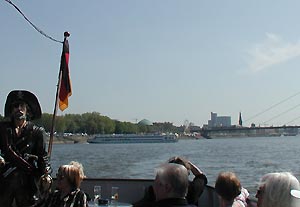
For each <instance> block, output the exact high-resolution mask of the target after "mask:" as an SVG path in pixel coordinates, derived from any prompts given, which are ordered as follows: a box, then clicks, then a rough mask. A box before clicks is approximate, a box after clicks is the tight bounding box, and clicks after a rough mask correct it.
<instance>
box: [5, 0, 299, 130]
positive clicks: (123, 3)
mask: <svg viewBox="0 0 300 207" xmlns="http://www.w3.org/2000/svg"><path fill="white" fill-rule="evenodd" d="M13 2H14V3H15V4H16V5H18V7H19V8H20V9H21V10H22V11H23V12H24V13H25V15H27V17H28V18H29V19H30V20H31V21H32V22H33V23H34V24H35V25H37V26H38V27H39V28H40V29H42V30H43V31H44V32H45V33H47V34H48V35H50V36H52V37H54V38H55V39H59V40H63V33H64V31H69V32H70V33H71V36H70V38H69V43H70V76H71V80H72V89H73V95H72V96H71V97H70V99H69V108H67V109H66V110H65V111H64V112H63V113H62V112H59V113H58V114H59V115H61V114H68V113H78V114H82V113H85V112H93V111H96V112H99V113H101V114H102V115H106V116H109V117H110V118H112V119H118V120H120V121H129V122H135V121H136V120H138V121H139V120H141V119H144V118H146V119H149V120H150V121H153V122H165V121H169V122H173V123H174V124H175V125H181V124H183V123H184V120H186V119H187V120H189V121H190V122H193V123H195V124H196V125H201V126H202V124H205V123H207V120H208V119H210V112H216V113H218V115H220V116H231V117H232V124H237V122H238V115H239V112H240V111H241V112H242V116H243V119H244V125H246V126H249V125H250V124H251V123H252V122H254V123H256V124H257V125H258V124H267V125H281V124H287V123H288V124H292V125H295V124H297V125H300V118H299V119H297V118H298V117H300V107H298V105H299V104H300V94H298V93H299V92H300V79H299V78H300V58H299V57H300V27H299V25H300V12H299V11H300V1H298V0H294V1H292V0H279V1H273V0H263V1H262V0H251V1H243V0H226V1H224V0H220V1H215V0H205V1H202V0H89V1H83V0H82V1H79V0H64V1H61V0H59V1H58V0H51V1H40V0H31V1H23V0H22V1H21V0H15V1H13ZM0 25H1V36H0V37H1V38H0V45H1V49H0V52H1V54H0V55H1V61H0V68H1V69H0V70H1V81H0V110H1V112H0V113H1V114H2V115H3V108H4V103H5V99H6V96H7V94H8V93H9V91H11V90H13V89H26V90H30V91H32V92H34V93H35V94H36V95H37V96H38V98H39V100H40V103H41V106H42V110H43V112H47V113H52V112H53V108H54V99H55V93H56V84H57V78H58V70H59V64H60V55H61V49H62V45H61V44H59V43H56V42H53V41H51V40H49V39H46V38H45V37H44V36H42V35H40V34H39V33H38V32H36V31H35V30H34V29H33V28H32V27H31V26H30V25H29V24H28V23H27V22H26V21H25V19H24V18H23V17H22V16H21V15H20V14H19V13H18V12H17V11H16V10H15V9H14V8H13V7H12V6H11V5H10V4H8V3H7V2H5V1H4V0H2V1H0ZM295 94H298V95H295ZM291 96H293V97H292V98H289V99H288V100H287V101H284V103H282V104H279V105H278V106H276V107H274V108H272V109H271V110H269V111H267V112H266V113H263V114H261V115H260V116H257V117H255V118H252V119H250V118H251V117H253V116H254V115H256V114H257V113H259V112H261V111H264V110H266V109H267V108H270V107H271V106H272V105H274V104H276V103H279V102H280V101H282V100H284V99H286V98H288V97H291ZM285 111H289V112H288V113H285V114H284V115H280V114H283V112H285ZM248 119H250V120H248ZM246 120H248V121H246Z"/></svg>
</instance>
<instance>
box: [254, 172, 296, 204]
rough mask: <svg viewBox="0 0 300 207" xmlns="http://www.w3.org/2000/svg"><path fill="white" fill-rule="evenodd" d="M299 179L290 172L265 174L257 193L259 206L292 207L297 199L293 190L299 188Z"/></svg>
mask: <svg viewBox="0 0 300 207" xmlns="http://www.w3.org/2000/svg"><path fill="white" fill-rule="evenodd" d="M299 189H300V185H299V181H298V180H297V178H296V177H295V176H293V175H292V174H291V173H289V172H276V173H268V174H265V175H264V176H263V177H262V178H261V179H260V182H259V187H258V190H257V193H256V196H255V197H256V198H257V199H258V200H257V206H258V207H292V206H294V205H295V200H294V199H293V197H292V195H291V190H299Z"/></svg>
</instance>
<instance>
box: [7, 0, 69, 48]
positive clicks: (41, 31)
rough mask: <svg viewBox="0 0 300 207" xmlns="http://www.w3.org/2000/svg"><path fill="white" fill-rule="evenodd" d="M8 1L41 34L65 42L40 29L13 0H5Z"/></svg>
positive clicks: (55, 40)
mask: <svg viewBox="0 0 300 207" xmlns="http://www.w3.org/2000/svg"><path fill="white" fill-rule="evenodd" d="M5 1H6V2H7V3H9V4H10V5H12V6H13V7H14V8H15V9H16V10H17V11H18V12H19V13H20V14H21V15H22V16H23V17H24V19H25V20H26V21H27V22H28V23H29V24H30V25H31V26H32V27H33V28H34V29H35V30H36V31H37V32H39V33H40V34H41V35H43V36H44V37H46V38H48V39H50V40H52V41H54V42H59V43H64V42H62V41H59V40H57V39H54V38H53V37H51V36H50V35H48V34H46V33H45V32H44V31H43V30H41V29H39V28H38V27H37V26H36V25H34V24H33V23H32V22H31V21H30V20H29V19H28V18H27V17H26V16H25V14H24V13H23V12H22V11H21V10H20V9H19V8H18V7H17V6H16V5H15V4H14V3H13V2H12V1H11V0H5Z"/></svg>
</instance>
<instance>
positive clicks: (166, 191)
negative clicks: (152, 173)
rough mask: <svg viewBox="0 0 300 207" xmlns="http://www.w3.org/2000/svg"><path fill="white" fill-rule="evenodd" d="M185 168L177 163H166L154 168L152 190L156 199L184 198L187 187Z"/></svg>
mask: <svg viewBox="0 0 300 207" xmlns="http://www.w3.org/2000/svg"><path fill="white" fill-rule="evenodd" d="M188 183H189V181H188V172H187V169H186V168H185V167H184V166H182V165H178V164H174V163H166V164H163V165H161V166H160V167H159V168H158V169H156V177H155V181H154V192H155V196H156V200H157V201H158V200H162V199H166V198H184V197H185V196H186V194H187V189H188Z"/></svg>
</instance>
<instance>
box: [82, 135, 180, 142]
mask: <svg viewBox="0 0 300 207" xmlns="http://www.w3.org/2000/svg"><path fill="white" fill-rule="evenodd" d="M87 142H88V143H91V144H122V143H170V142H178V137H177V135H176V134H170V135H164V134H105V135H96V136H95V137H93V138H92V139H88V140H87Z"/></svg>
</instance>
